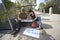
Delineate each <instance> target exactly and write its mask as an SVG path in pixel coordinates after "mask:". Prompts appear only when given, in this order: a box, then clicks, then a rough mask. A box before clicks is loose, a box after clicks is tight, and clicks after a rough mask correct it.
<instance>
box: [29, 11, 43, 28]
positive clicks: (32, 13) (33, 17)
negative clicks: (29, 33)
mask: <svg viewBox="0 0 60 40" xmlns="http://www.w3.org/2000/svg"><path fill="white" fill-rule="evenodd" d="M28 12H29V13H30V16H31V18H32V19H33V21H37V23H38V24H39V28H38V29H40V28H42V22H41V17H40V16H36V15H35V13H34V11H33V10H29V11H28Z"/></svg>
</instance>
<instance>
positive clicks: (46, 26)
mask: <svg viewBox="0 0 60 40" xmlns="http://www.w3.org/2000/svg"><path fill="white" fill-rule="evenodd" d="M42 27H43V28H44V29H52V28H53V27H52V26H51V25H49V24H42Z"/></svg>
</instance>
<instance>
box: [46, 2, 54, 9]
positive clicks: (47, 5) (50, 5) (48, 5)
mask: <svg viewBox="0 0 60 40" xmlns="http://www.w3.org/2000/svg"><path fill="white" fill-rule="evenodd" d="M54 5H55V3H53V2H47V3H46V6H45V9H48V8H50V7H53V6H54Z"/></svg>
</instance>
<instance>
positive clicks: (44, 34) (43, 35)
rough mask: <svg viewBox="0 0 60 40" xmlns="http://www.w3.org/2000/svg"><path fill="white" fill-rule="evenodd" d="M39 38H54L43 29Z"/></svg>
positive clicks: (47, 39) (45, 39) (51, 39)
mask: <svg viewBox="0 0 60 40" xmlns="http://www.w3.org/2000/svg"><path fill="white" fill-rule="evenodd" d="M39 40H55V38H54V37H53V36H52V35H50V34H48V33H47V32H46V31H45V30H44V33H43V34H41V35H40V38H39Z"/></svg>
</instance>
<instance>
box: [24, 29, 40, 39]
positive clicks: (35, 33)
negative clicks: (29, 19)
mask: <svg viewBox="0 0 60 40" xmlns="http://www.w3.org/2000/svg"><path fill="white" fill-rule="evenodd" d="M23 34H24V35H28V36H32V37H35V38H39V34H40V31H39V30H37V29H33V28H26V29H25V31H24V32H23Z"/></svg>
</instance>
